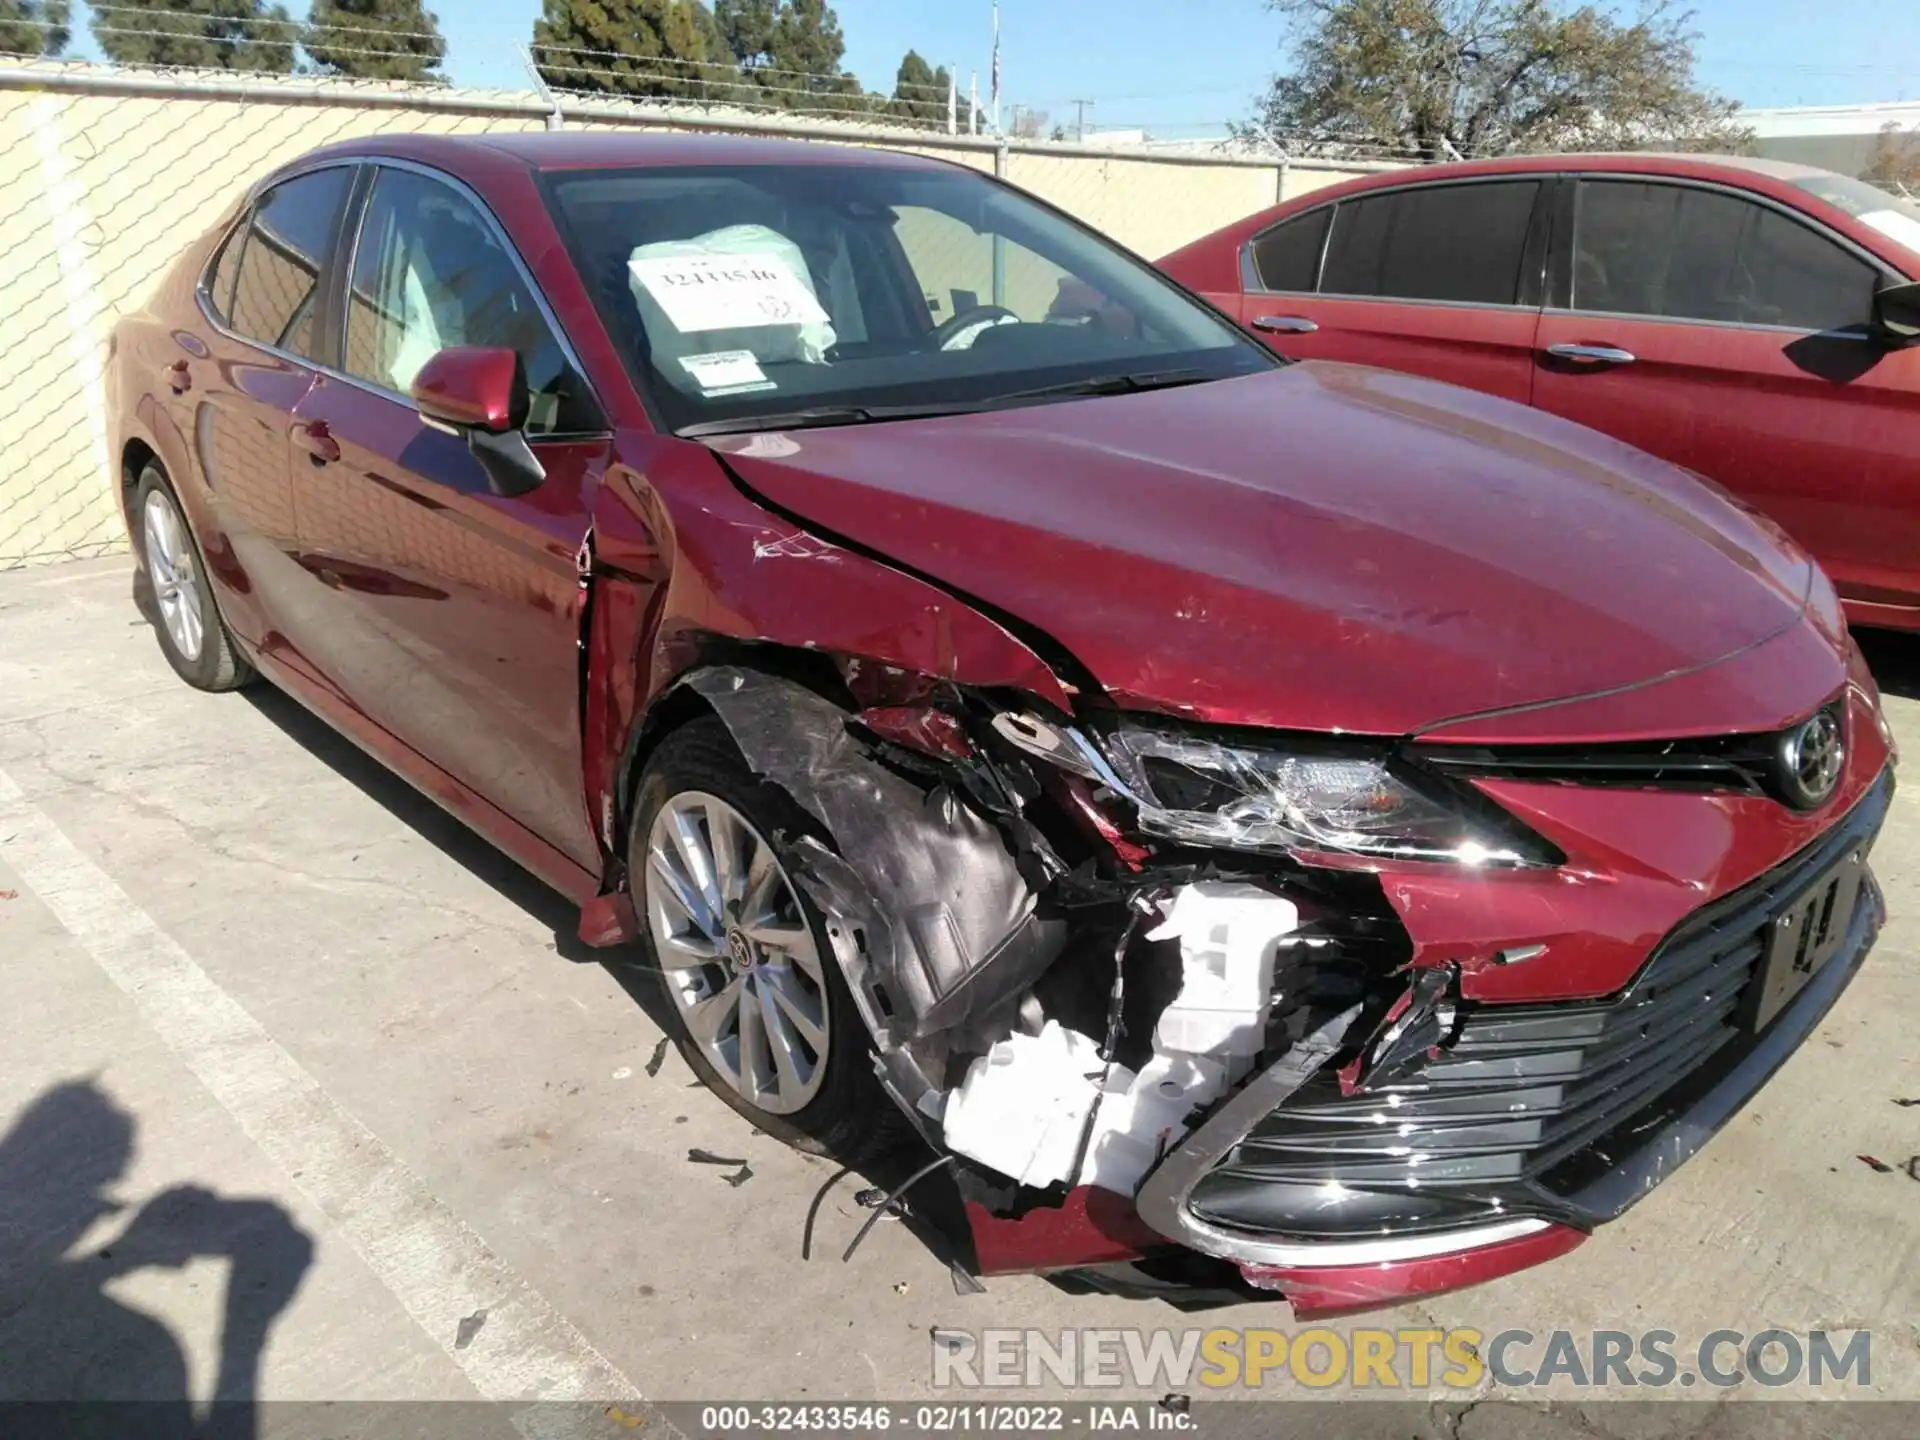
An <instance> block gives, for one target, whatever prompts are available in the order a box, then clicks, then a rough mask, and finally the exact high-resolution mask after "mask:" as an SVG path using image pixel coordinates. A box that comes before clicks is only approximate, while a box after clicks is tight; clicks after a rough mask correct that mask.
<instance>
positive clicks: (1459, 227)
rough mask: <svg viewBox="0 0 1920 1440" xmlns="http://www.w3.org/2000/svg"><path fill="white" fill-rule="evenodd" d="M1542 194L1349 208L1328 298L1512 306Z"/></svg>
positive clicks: (1389, 198) (1379, 199) (1475, 190)
mask: <svg viewBox="0 0 1920 1440" xmlns="http://www.w3.org/2000/svg"><path fill="white" fill-rule="evenodd" d="M1539 190H1540V182H1539V181H1537V180H1512V181H1507V180H1502V181H1495V182H1489V183H1482V184H1474V185H1435V186H1428V187H1425V188H1423V189H1417V190H1396V191H1393V192H1391V193H1389V194H1385V195H1369V196H1364V197H1362V198H1361V199H1358V200H1347V201H1343V202H1342V203H1341V205H1340V208H1339V210H1338V211H1337V212H1336V213H1335V215H1334V220H1333V238H1332V241H1331V243H1330V244H1329V245H1328V248H1327V263H1326V268H1325V270H1323V271H1322V272H1321V276H1320V293H1321V294H1323V295H1379V296H1383V297H1387V298H1390V299H1395V300H1451V301H1454V302H1455V303H1457V304H1462V305H1511V304H1513V303H1514V301H1515V299H1516V298H1517V297H1518V295H1519V293H1520V260H1521V256H1522V255H1523V254H1524V253H1525V251H1526V248H1527V227H1528V225H1529V224H1530V223H1531V221H1532V219H1533V202H1534V197H1535V195H1537V194H1538V193H1539Z"/></svg>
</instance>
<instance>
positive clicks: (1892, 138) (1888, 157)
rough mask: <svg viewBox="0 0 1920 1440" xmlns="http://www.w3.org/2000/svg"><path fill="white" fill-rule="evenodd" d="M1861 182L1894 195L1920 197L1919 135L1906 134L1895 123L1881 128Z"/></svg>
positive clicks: (1919, 133) (1891, 122)
mask: <svg viewBox="0 0 1920 1440" xmlns="http://www.w3.org/2000/svg"><path fill="white" fill-rule="evenodd" d="M1860 178H1861V179H1862V180H1865V181H1866V182H1867V183H1869V184H1871V185H1878V186H1879V187H1880V188H1881V189H1882V190H1891V191H1893V192H1894V193H1895V194H1896V195H1905V196H1908V197H1909V198H1911V197H1912V196H1915V195H1920V132H1916V133H1914V134H1908V133H1906V132H1905V131H1903V130H1901V128H1900V122H1899V121H1897V120H1889V121H1888V122H1887V123H1886V124H1884V125H1882V126H1881V127H1880V137H1879V139H1877V140H1875V141H1874V145H1873V158H1872V159H1871V160H1869V161H1868V162H1867V168H1866V169H1865V170H1862V171H1861V172H1860Z"/></svg>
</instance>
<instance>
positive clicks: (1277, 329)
mask: <svg viewBox="0 0 1920 1440" xmlns="http://www.w3.org/2000/svg"><path fill="white" fill-rule="evenodd" d="M1252 323H1253V328H1254V329H1256V330H1261V331H1264V332H1265V333H1267V334H1269V335H1311V334H1313V332H1314V331H1316V330H1318V329H1319V328H1320V325H1319V322H1317V321H1314V320H1309V319H1307V317H1306V316H1304V315H1262V316H1260V317H1259V318H1258V319H1257V320H1255V321H1253V322H1252Z"/></svg>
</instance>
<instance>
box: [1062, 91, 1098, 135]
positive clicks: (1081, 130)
mask: <svg viewBox="0 0 1920 1440" xmlns="http://www.w3.org/2000/svg"><path fill="white" fill-rule="evenodd" d="M1067 103H1068V104H1069V105H1071V106H1073V107H1074V111H1075V119H1074V122H1073V138H1074V139H1076V140H1084V139H1086V138H1087V107H1088V106H1089V105H1091V104H1093V101H1091V100H1069V101H1068V102H1067Z"/></svg>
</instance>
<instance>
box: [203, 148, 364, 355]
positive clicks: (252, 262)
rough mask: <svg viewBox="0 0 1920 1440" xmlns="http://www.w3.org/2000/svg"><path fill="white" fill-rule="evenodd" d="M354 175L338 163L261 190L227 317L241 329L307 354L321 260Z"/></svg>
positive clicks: (266, 342) (310, 352) (253, 336)
mask: <svg viewBox="0 0 1920 1440" xmlns="http://www.w3.org/2000/svg"><path fill="white" fill-rule="evenodd" d="M352 180H353V167H352V166H350V165H336V166H333V167H331V168H329V169H326V170H315V171H313V172H312V173H311V174H307V175H296V176H295V177H294V178H293V179H291V180H287V181H283V182H282V183H281V184H278V185H276V186H274V187H273V189H271V190H269V191H267V193H266V194H264V195H262V196H261V197H260V200H259V203H258V204H256V205H255V206H254V207H253V218H252V220H251V221H249V222H248V225H247V237H246V245H245V248H244V249H243V250H242V252H241V254H240V271H239V274H238V276H237V277H236V279H235V282H234V287H233V308H232V311H231V314H230V317H229V320H228V323H229V324H230V325H232V326H233V328H234V329H235V330H237V331H239V332H240V334H242V335H244V336H246V337H247V338H248V339H249V340H257V341H259V342H260V343H261V344H263V345H271V346H273V347H275V348H276V349H279V350H285V351H287V352H289V353H290V354H294V355H304V356H307V357H309V358H311V357H312V355H313V342H314V329H313V327H314V296H315V292H316V291H317V290H318V289H319V285H320V265H321V262H322V261H324V260H325V259H326V254H327V246H328V245H329V244H330V243H331V242H332V240H333V227H334V223H335V222H336V221H337V220H338V219H339V217H340V207H341V206H342V205H343V204H345V203H346V198H347V187H348V185H349V184H350V183H351V182H352ZM229 248H231V247H229ZM222 258H223V259H224V257H222Z"/></svg>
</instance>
